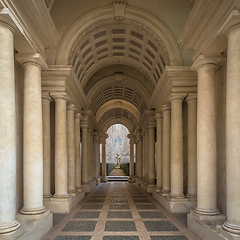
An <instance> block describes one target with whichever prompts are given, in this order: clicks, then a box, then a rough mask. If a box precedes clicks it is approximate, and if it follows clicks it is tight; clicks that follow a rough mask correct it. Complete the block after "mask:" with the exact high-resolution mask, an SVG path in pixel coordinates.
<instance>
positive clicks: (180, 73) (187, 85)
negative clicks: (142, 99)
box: [149, 66, 197, 111]
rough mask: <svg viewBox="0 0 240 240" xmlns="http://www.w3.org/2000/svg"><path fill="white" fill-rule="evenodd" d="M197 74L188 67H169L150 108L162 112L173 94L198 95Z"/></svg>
mask: <svg viewBox="0 0 240 240" xmlns="http://www.w3.org/2000/svg"><path fill="white" fill-rule="evenodd" d="M196 92H197V73H196V72H195V71H192V70H191V69H190V67H186V66H167V67H165V69H164V72H163V74H162V77H161V78H160V80H159V82H158V84H157V86H156V87H155V89H154V91H153V94H152V97H151V99H150V101H149V108H155V109H156V110H157V111H161V108H162V105H163V104H164V103H166V102H168V101H169V99H168V98H169V96H170V95H171V94H172V93H176V94H181V93H185V94H187V93H196Z"/></svg>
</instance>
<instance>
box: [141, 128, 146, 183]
mask: <svg viewBox="0 0 240 240" xmlns="http://www.w3.org/2000/svg"><path fill="white" fill-rule="evenodd" d="M142 136H143V180H144V181H145V161H146V157H145V155H146V149H145V145H146V136H145V133H144V131H142Z"/></svg>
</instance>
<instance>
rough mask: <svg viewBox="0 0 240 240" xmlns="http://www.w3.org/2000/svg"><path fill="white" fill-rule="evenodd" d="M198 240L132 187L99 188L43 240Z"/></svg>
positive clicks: (121, 184) (108, 185)
mask: <svg viewBox="0 0 240 240" xmlns="http://www.w3.org/2000/svg"><path fill="white" fill-rule="evenodd" d="M102 239H103V240H199V238H198V237H196V236H195V235H194V234H193V233H192V232H191V231H190V230H188V229H187V228H186V226H185V225H184V224H183V223H182V222H180V221H179V220H178V219H177V218H175V217H174V216H173V215H172V214H171V213H169V212H167V211H166V210H165V209H164V208H163V207H162V206H161V205H160V204H159V203H158V202H157V201H155V200H154V199H153V198H152V197H151V194H148V193H146V192H144V191H143V190H142V189H141V188H139V187H138V186H136V185H135V184H133V183H127V182H111V183H102V184H100V185H99V186H98V187H97V188H96V189H95V190H94V191H93V192H91V193H88V194H87V195H86V198H84V199H83V201H82V202H80V203H79V204H78V205H77V206H76V207H75V208H74V209H73V210H72V211H71V212H70V213H69V214H67V215H66V216H65V217H63V218H62V220H61V221H60V222H59V223H58V224H56V225H55V226H54V227H53V228H52V229H51V231H50V232H49V233H48V234H47V235H45V236H44V238H42V240H102Z"/></svg>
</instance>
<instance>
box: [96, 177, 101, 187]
mask: <svg viewBox="0 0 240 240" xmlns="http://www.w3.org/2000/svg"><path fill="white" fill-rule="evenodd" d="M95 182H96V185H99V184H100V183H101V179H100V177H99V178H95Z"/></svg>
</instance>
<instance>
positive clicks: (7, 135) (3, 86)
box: [0, 22, 20, 234]
mask: <svg viewBox="0 0 240 240" xmlns="http://www.w3.org/2000/svg"><path fill="white" fill-rule="evenodd" d="M13 46H14V44H13V29H12V28H11V27H10V26H8V25H7V24H5V23H3V22H0V113H1V114H0V126H1V127H0V136H1V138H0V164H1V168H0V189H1V197H0V234H4V233H8V232H12V231H15V230H17V229H18V228H19V227H20V224H19V223H18V222H17V221H16V217H15V215H16V213H15V206H16V202H15V201H16V129H15V127H14V126H15V124H16V123H15V121H16V119H15V79H14V53H13V51H14V49H13Z"/></svg>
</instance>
